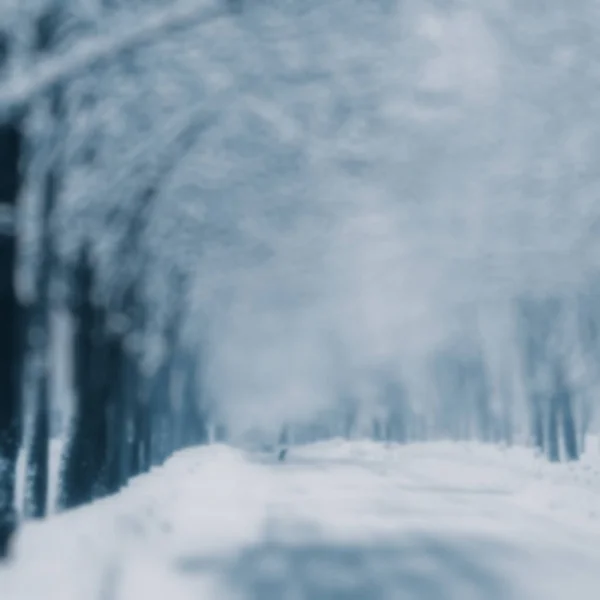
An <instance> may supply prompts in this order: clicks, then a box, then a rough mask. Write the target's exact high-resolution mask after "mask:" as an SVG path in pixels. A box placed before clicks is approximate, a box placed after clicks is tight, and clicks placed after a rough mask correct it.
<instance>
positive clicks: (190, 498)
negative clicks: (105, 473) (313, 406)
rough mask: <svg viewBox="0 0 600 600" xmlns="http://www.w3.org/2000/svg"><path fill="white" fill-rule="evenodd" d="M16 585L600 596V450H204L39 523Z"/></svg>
mask: <svg viewBox="0 0 600 600" xmlns="http://www.w3.org/2000/svg"><path fill="white" fill-rule="evenodd" d="M17 552H18V555H17V558H16V560H15V561H14V562H13V564H11V565H10V566H8V567H4V568H2V569H0V597H1V598H2V600H13V599H14V600H38V599H39V600H154V599H157V600H158V599H160V600H163V599H168V600H179V599H184V600H187V599H191V598H196V599H200V600H213V599H214V600H229V599H232V600H245V599H248V600H259V599H260V600H288V599H289V600H305V599H306V600H308V599H310V600H320V599H328V600H329V599H340V600H341V599H344V600H346V599H361V600H364V599H368V600H383V599H392V600H404V599H413V598H414V599H417V598H418V599H420V600H432V599H440V600H442V599H443V600H454V599H456V600H459V599H460V600H469V599H475V598H477V599H485V600H501V599H523V600H537V599H540V600H542V599H543V600H553V599H557V600H565V599H567V598H577V600H587V599H590V600H597V598H598V597H599V591H598V590H599V589H600V456H598V455H597V454H596V453H590V454H587V455H586V456H585V457H584V459H583V460H582V462H581V463H578V464H577V465H570V466H569V465H549V464H547V463H546V462H544V461H542V460H539V459H537V458H535V457H534V456H533V454H532V453H531V452H529V451H527V450H523V449H510V450H502V449H499V448H493V447H484V446H481V445H475V444H451V443H436V444H423V445H414V446H408V447H388V448H385V447H383V446H381V445H376V444H373V443H368V442H354V443H345V442H336V441H334V442H328V443H324V444H318V445H313V446H309V447H305V448H298V449H292V450H291V452H290V454H289V458H288V461H287V462H286V463H278V462H276V461H275V459H274V457H273V456H260V455H248V454H244V453H243V452H241V451H238V450H235V449H232V448H228V447H225V446H212V447H207V448H198V449H191V450H188V451H185V452H182V453H180V454H179V455H177V456H175V457H174V458H173V459H171V460H170V461H169V462H168V463H167V465H166V466H165V467H163V468H162V469H159V470H156V471H154V472H152V473H151V474H149V475H146V476H143V477H140V478H138V479H137V480H136V481H134V482H133V483H132V485H130V486H129V488H128V489H127V490H125V491H124V492H123V493H121V494H120V495H119V496H117V497H114V498H110V499H106V500H103V501H100V502H97V503H95V504H94V505H91V506H87V507H84V508H82V509H80V510H77V511H73V512H71V513H68V514H63V515H59V516H55V517H52V518H51V519H49V520H48V521H46V522H44V523H39V524H31V525H29V526H27V527H26V528H25V529H24V530H23V532H22V534H21V536H20V538H19V539H18V542H17Z"/></svg>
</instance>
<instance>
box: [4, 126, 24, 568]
mask: <svg viewBox="0 0 600 600" xmlns="http://www.w3.org/2000/svg"><path fill="white" fill-rule="evenodd" d="M21 146H22V133H21V131H20V129H19V126H18V125H16V124H0V315H2V318H1V319H0V394H2V397H1V400H0V559H2V558H3V557H5V556H6V555H7V553H8V549H9V543H10V539H11V537H12V534H13V532H14V529H15V527H16V516H15V511H14V487H15V470H16V462H17V454H18V448H19V438H20V427H19V420H20V419H19V417H20V407H19V385H18V381H19V373H20V371H21V353H20V351H19V340H18V333H19V321H20V317H21V313H20V309H19V301H18V298H17V292H16V289H15V266H16V256H17V241H16V228H15V220H16V219H15V216H16V215H15V213H16V209H17V195H18V191H19V186H20V183H21V175H20V172H19V160H20V156H21Z"/></svg>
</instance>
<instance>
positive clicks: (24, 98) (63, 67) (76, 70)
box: [0, 0, 229, 118]
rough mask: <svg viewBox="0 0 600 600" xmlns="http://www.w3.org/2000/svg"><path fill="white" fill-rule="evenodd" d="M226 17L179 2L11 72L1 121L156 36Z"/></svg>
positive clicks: (0, 102) (218, 9)
mask: <svg viewBox="0 0 600 600" xmlns="http://www.w3.org/2000/svg"><path fill="white" fill-rule="evenodd" d="M228 15H229V12H228V11H227V9H226V7H224V6H223V7H222V6H220V5H219V4H218V3H214V4H212V3H211V4H210V5H209V6H208V7H207V3H206V2H205V1H204V0H178V1H177V2H176V3H175V4H174V5H173V6H171V7H169V8H167V9H163V10H160V11H157V12H155V13H154V14H151V15H149V16H147V17H145V18H143V19H140V21H139V22H138V23H137V24H136V25H135V26H134V27H132V28H130V29H127V30H126V31H122V32H119V33H117V34H116V35H99V36H93V37H90V38H88V39H86V40H84V41H82V42H81V43H79V44H78V45H77V46H75V47H74V48H71V49H70V50H69V51H68V52H64V53H61V54H55V55H54V56H52V55H50V56H49V57H48V58H45V59H43V60H40V61H38V63H37V64H36V65H34V66H32V68H31V69H29V70H27V71H26V72H14V73H12V75H10V76H9V77H7V78H6V79H5V80H4V81H1V80H0V118H2V116H3V115H4V114H5V113H7V112H9V111H13V110H17V109H19V108H21V107H23V105H26V104H28V103H29V102H30V101H31V100H32V98H34V97H36V96H37V95H39V94H42V93H44V92H46V91H47V90H48V89H49V88H51V87H52V86H54V85H56V84H57V83H61V82H64V81H65V80H68V79H70V78H71V77H75V76H77V75H78V74H80V73H82V72H83V71H86V70H88V69H90V68H92V67H95V66H97V65H98V64H100V63H102V62H105V61H108V60H111V59H114V58H115V57H116V56H118V55H119V54H122V53H123V52H127V51H129V50H132V49H134V48H138V47H140V46H144V45H148V44H152V43H153V42H154V41H155V40H156V39H157V34H160V33H167V32H172V31H176V30H182V29H188V28H190V27H194V26H196V25H199V24H201V23H205V22H210V21H213V20H215V19H219V18H221V17H225V16H228ZM107 29H109V30H110V29H111V28H110V27H108V28H107ZM112 29H113V30H114V29H115V28H112Z"/></svg>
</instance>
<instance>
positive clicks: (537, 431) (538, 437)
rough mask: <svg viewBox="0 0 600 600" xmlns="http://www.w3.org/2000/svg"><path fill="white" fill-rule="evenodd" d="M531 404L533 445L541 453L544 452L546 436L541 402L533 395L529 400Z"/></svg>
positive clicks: (536, 395) (537, 396)
mask: <svg viewBox="0 0 600 600" xmlns="http://www.w3.org/2000/svg"><path fill="white" fill-rule="evenodd" d="M531 404H532V417H531V418H532V429H533V443H534V445H535V447H536V448H539V450H540V451H541V452H545V451H546V435H545V423H544V412H543V410H542V401H541V398H540V397H539V395H538V394H534V397H533V399H532V400H531Z"/></svg>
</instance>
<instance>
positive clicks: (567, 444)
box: [554, 367, 579, 460]
mask: <svg viewBox="0 0 600 600" xmlns="http://www.w3.org/2000/svg"><path fill="white" fill-rule="evenodd" d="M554 394H555V396H556V398H555V403H556V406H557V410H558V411H559V412H560V416H561V425H562V434H563V441H564V449H565V455H566V459H567V460H578V459H579V445H578V442H577V426H576V424H575V417H574V415H573V402H572V397H571V392H570V390H569V388H568V386H567V382H566V381H565V378H564V375H563V372H562V370H561V369H560V367H558V372H557V375H556V384H555V390H554Z"/></svg>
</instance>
